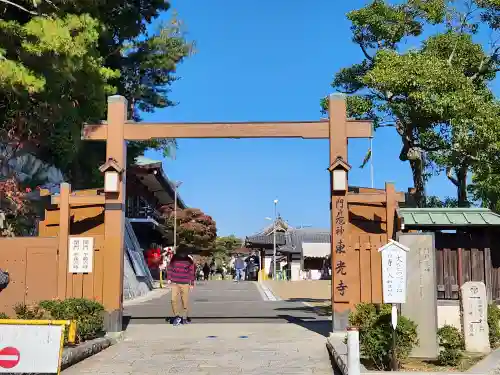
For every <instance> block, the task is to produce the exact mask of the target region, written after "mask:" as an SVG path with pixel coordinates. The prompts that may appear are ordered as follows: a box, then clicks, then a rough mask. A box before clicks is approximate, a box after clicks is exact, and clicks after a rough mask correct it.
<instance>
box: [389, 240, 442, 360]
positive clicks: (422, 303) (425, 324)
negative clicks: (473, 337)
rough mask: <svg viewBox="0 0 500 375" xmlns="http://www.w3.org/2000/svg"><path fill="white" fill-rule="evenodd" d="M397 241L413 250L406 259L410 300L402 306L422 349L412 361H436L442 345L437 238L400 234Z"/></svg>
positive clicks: (415, 349) (414, 350)
mask: <svg viewBox="0 0 500 375" xmlns="http://www.w3.org/2000/svg"><path fill="white" fill-rule="evenodd" d="M397 241H398V242H399V243H401V244H402V245H405V246H406V247H408V248H410V251H409V252H408V253H407V258H406V262H407V267H406V270H407V295H408V296H409V298H408V299H407V301H406V303H405V304H402V305H401V315H403V316H406V317H407V318H409V319H411V320H413V321H414V322H415V323H416V324H417V334H418V339H419V345H418V346H417V347H415V348H414V349H413V351H412V352H411V357H416V358H428V359H432V358H436V357H437V355H438V353H439V345H438V339H437V328H438V321H437V290H436V288H437V287H436V285H437V284H436V266H435V259H436V256H435V249H434V234H433V233H419V234H411V233H398V239H397Z"/></svg>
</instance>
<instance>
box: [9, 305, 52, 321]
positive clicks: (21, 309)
mask: <svg viewBox="0 0 500 375" xmlns="http://www.w3.org/2000/svg"><path fill="white" fill-rule="evenodd" d="M14 312H15V313H16V318H17V319H24V320H43V319H51V318H52V317H51V315H50V313H49V312H48V311H46V310H45V309H44V308H42V307H41V306H39V305H26V304H24V303H19V304H17V305H15V306H14Z"/></svg>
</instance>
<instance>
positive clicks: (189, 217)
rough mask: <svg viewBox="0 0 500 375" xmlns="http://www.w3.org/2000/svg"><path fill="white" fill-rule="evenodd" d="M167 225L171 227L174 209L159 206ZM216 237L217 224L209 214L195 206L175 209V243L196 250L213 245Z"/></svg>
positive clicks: (209, 247)
mask: <svg viewBox="0 0 500 375" xmlns="http://www.w3.org/2000/svg"><path fill="white" fill-rule="evenodd" d="M161 211H162V213H163V215H164V216H165V218H166V220H167V224H168V226H169V227H171V228H173V224H174V217H175V214H174V210H173V209H172V208H171V207H170V206H164V207H162V208H161ZM216 238H217V226H216V223H215V221H214V219H212V217H211V216H209V215H206V214H205V213H203V212H202V211H201V210H199V209H197V208H186V209H184V210H180V209H179V210H177V243H178V244H179V245H186V246H189V247H192V248H195V249H197V250H206V249H211V248H212V247H213V244H214V241H215V239H216Z"/></svg>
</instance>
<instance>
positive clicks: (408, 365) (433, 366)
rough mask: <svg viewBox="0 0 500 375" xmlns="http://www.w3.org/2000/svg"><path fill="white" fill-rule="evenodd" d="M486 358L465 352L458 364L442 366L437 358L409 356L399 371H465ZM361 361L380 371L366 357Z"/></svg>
mask: <svg viewBox="0 0 500 375" xmlns="http://www.w3.org/2000/svg"><path fill="white" fill-rule="evenodd" d="M483 358H484V355H482V354H476V353H467V352H465V353H464V357H463V358H462V360H461V362H460V364H459V365H458V366H454V367H452V366H440V365H438V363H437V361H436V360H434V361H433V360H424V359H419V358H408V359H406V360H404V361H403V362H402V363H401V368H400V369H399V371H407V372H465V371H467V370H468V369H470V368H471V367H472V366H474V365H475V364H476V363H478V362H479V361H480V360H481V359H483ZM361 363H362V364H363V365H364V366H365V367H366V368H367V370H370V371H380V370H379V369H378V368H377V367H376V366H375V365H374V364H373V362H372V361H370V360H367V359H366V358H362V359H361Z"/></svg>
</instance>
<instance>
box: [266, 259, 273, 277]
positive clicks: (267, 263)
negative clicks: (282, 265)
mask: <svg viewBox="0 0 500 375" xmlns="http://www.w3.org/2000/svg"><path fill="white" fill-rule="evenodd" d="M272 261H273V257H272V256H266V257H265V258H264V270H265V271H266V275H269V272H270V270H271V262H272Z"/></svg>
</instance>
